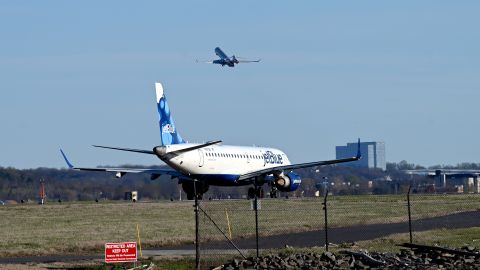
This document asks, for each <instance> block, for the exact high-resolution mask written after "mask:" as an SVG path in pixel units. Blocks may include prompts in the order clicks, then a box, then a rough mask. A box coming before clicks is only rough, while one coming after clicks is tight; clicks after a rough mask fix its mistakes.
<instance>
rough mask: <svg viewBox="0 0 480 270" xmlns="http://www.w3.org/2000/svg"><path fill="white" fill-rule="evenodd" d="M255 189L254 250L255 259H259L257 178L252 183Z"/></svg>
mask: <svg viewBox="0 0 480 270" xmlns="http://www.w3.org/2000/svg"><path fill="white" fill-rule="evenodd" d="M253 185H254V188H255V197H254V202H253V210H255V241H256V249H257V258H258V257H259V254H258V185H257V178H255V181H254V183H253Z"/></svg>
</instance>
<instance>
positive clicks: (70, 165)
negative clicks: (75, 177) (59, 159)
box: [60, 149, 75, 169]
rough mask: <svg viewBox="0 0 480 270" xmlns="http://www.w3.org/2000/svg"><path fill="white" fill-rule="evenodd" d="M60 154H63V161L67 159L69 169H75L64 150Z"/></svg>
mask: <svg viewBox="0 0 480 270" xmlns="http://www.w3.org/2000/svg"><path fill="white" fill-rule="evenodd" d="M60 153H62V156H63V159H65V162H66V163H67V165H68V168H70V169H73V167H75V166H73V165H72V163H70V161H68V158H67V156H66V155H65V153H63V150H62V149H60Z"/></svg>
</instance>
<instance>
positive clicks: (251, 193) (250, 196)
mask: <svg viewBox="0 0 480 270" xmlns="http://www.w3.org/2000/svg"><path fill="white" fill-rule="evenodd" d="M256 193H257V198H263V196H264V193H263V188H262V187H257V190H256ZM253 198H255V188H254V187H251V188H249V189H248V199H253Z"/></svg>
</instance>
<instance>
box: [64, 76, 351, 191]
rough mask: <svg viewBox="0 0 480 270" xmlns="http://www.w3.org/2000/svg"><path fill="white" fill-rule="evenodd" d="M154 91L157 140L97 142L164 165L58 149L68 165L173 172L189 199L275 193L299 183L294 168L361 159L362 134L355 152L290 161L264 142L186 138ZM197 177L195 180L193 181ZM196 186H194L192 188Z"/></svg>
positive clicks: (152, 176) (160, 90)
mask: <svg viewBox="0 0 480 270" xmlns="http://www.w3.org/2000/svg"><path fill="white" fill-rule="evenodd" d="M155 91H156V95H157V100H156V101H157V109H158V113H159V119H160V120H159V124H160V142H161V145H159V146H155V147H153V149H151V150H141V149H131V148H120V147H107V146H98V145H97V146H96V145H94V146H95V147H100V148H107V149H113V150H121V151H129V152H136V153H142V154H149V155H155V156H157V157H158V158H159V159H161V160H162V161H164V162H165V163H166V164H167V165H168V166H170V168H168V169H160V168H159V169H138V168H102V167H96V168H85V167H76V166H73V165H72V163H70V161H69V160H68V159H67V157H66V156H65V154H64V153H63V151H62V150H60V151H61V153H62V155H63V158H64V159H65V162H66V163H67V165H68V167H69V168H70V169H74V170H85V171H106V172H113V173H115V174H116V176H117V178H120V177H122V176H124V175H125V174H127V173H145V174H150V179H152V180H154V179H156V178H158V177H159V176H161V175H169V176H170V177H171V178H177V179H178V182H179V184H182V187H183V190H184V191H185V193H187V198H188V199H189V200H191V199H194V197H195V194H197V197H198V198H201V197H202V195H203V194H204V193H205V192H207V190H208V187H209V186H211V185H212V186H245V185H252V184H254V185H255V186H256V187H257V190H255V189H254V188H253V187H252V188H250V190H249V192H248V193H249V194H252V193H253V196H255V193H256V194H261V191H262V189H261V188H259V187H261V186H262V185H263V184H268V185H269V186H270V187H271V192H270V196H271V197H272V198H275V197H277V195H276V194H277V191H282V192H291V191H295V190H297V189H298V187H299V186H300V183H301V181H302V180H301V177H300V176H299V175H298V174H296V173H294V172H293V170H295V169H301V168H308V167H315V166H323V165H329V164H336V163H343V162H350V161H356V160H358V159H360V139H359V140H358V151H357V155H356V156H354V157H349V158H344V159H334V160H325V161H314V162H308V163H300V164H291V163H290V161H289V160H288V157H287V155H286V154H285V153H284V152H282V151H281V150H279V149H275V148H267V147H250V146H229V145H221V142H222V141H210V142H206V143H202V144H198V143H187V142H186V141H185V140H184V139H183V138H182V137H181V136H180V133H179V132H178V130H177V128H176V126H175V124H174V121H173V117H172V112H171V110H170V107H169V106H168V104H167V99H166V97H165V94H164V91H163V87H162V85H161V84H160V83H158V82H157V83H155ZM194 182H197V183H198V184H197V185H194ZM195 189H196V191H197V192H195Z"/></svg>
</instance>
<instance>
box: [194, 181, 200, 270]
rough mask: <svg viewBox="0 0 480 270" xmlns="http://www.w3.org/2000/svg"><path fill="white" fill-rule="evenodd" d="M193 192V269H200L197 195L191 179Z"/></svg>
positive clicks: (195, 184) (195, 186)
mask: <svg viewBox="0 0 480 270" xmlns="http://www.w3.org/2000/svg"><path fill="white" fill-rule="evenodd" d="M193 192H194V193H195V205H194V207H195V269H197V270H198V269H200V245H199V238H200V237H199V232H198V227H199V226H200V224H199V222H198V221H199V217H198V215H199V210H198V194H197V180H196V179H193Z"/></svg>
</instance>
